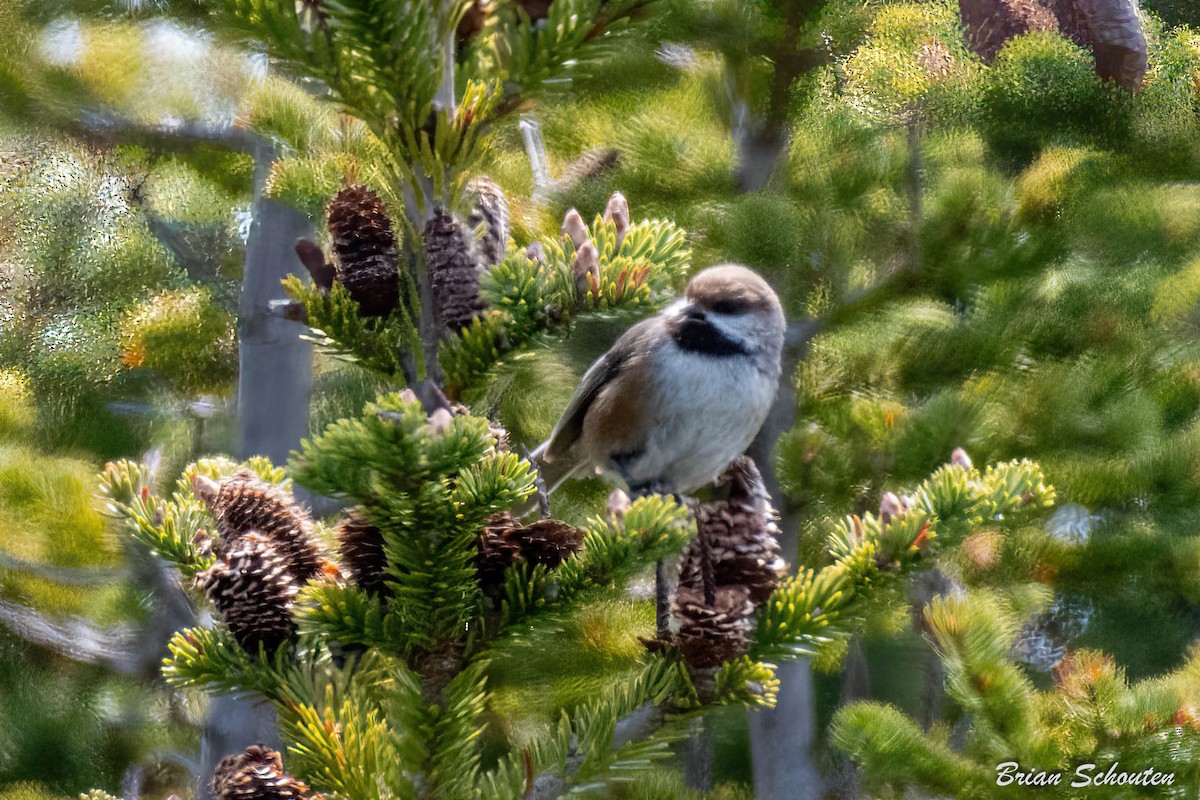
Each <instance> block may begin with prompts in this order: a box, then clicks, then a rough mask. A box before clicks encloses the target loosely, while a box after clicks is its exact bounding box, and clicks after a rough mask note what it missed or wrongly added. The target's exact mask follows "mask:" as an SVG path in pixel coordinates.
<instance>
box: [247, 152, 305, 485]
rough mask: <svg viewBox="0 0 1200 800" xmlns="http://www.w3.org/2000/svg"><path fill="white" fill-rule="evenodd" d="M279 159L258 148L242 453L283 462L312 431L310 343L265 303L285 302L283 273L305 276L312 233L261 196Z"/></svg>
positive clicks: (296, 215) (294, 214)
mask: <svg viewBox="0 0 1200 800" xmlns="http://www.w3.org/2000/svg"><path fill="white" fill-rule="evenodd" d="M274 157H275V154H274V152H273V150H272V148H271V147H270V145H268V144H266V143H263V144H260V145H259V146H258V147H257V148H256V149H255V153H254V163H255V166H254V181H255V198H254V218H253V221H252V222H251V226H250V237H249V240H248V241H247V242H246V264H245V272H244V275H243V276H242V297H241V302H240V305H239V307H238V354H239V359H240V365H239V372H238V403H237V415H238V454H239V455H240V456H242V457H243V458H246V457H249V456H255V455H263V456H266V457H267V458H270V459H271V461H272V462H274V463H275V464H283V463H286V462H287V457H288V453H290V452H291V451H292V449H294V448H295V447H297V446H298V445H299V444H300V440H301V439H302V438H303V437H304V436H305V435H307V433H308V398H309V391H310V389H311V386H312V346H311V345H309V343H308V342H306V341H304V340H302V339H301V338H300V334H301V333H302V332H303V330H304V327H303V326H302V325H300V324H299V323H297V322H292V321H290V320H285V319H281V318H280V317H277V316H274V315H272V314H271V313H270V312H269V310H268V303H269V302H270V301H271V300H277V299H281V298H283V296H284V294H283V289H282V287H281V286H280V281H281V280H283V278H284V276H286V275H291V274H297V275H302V274H304V270H303V269H302V268H301V264H300V261H299V260H298V259H297V258H296V251H295V249H294V245H295V242H296V240H297V239H299V238H312V236H313V231H312V226H311V224H310V223H309V221H308V217H306V216H305V215H304V214H303V213H302V212H300V211H298V210H296V209H294V208H291V207H290V206H285V205H283V204H282V203H278V202H275V201H274V200H270V199H268V198H266V197H263V195H262V188H263V184H264V182H265V180H266V177H267V171H268V170H269V169H270V166H271V162H272V161H273V160H274Z"/></svg>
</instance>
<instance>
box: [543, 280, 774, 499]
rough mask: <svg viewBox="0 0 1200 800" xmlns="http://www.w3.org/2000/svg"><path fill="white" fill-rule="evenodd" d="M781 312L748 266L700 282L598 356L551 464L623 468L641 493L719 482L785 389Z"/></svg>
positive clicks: (550, 448) (558, 436) (554, 444)
mask: <svg viewBox="0 0 1200 800" xmlns="http://www.w3.org/2000/svg"><path fill="white" fill-rule="evenodd" d="M783 335H784V320H783V310H782V308H781V307H780V305H779V298H778V297H777V296H776V295H775V292H774V291H773V290H772V289H771V287H770V286H769V285H768V284H767V282H766V281H765V280H763V279H762V278H761V277H760V276H759V275H758V274H756V273H755V272H753V271H751V270H749V269H747V268H746V267H742V266H738V265H735V264H723V265H720V266H716V267H710V268H708V269H705V270H703V271H702V272H700V273H699V274H697V275H696V276H695V277H694V278H692V281H691V283H689V284H688V287H687V290H686V292H685V294H684V296H683V297H682V298H680V299H679V300H677V301H676V302H675V303H672V304H671V305H670V306H668V307H667V308H665V309H663V310H662V311H661V312H659V313H658V314H657V315H656V316H654V317H651V318H650V319H647V320H643V321H642V322H639V323H638V324H637V325H634V326H633V327H632V328H630V329H629V330H628V331H626V332H625V333H624V335H622V336H621V338H620V339H618V340H617V342H616V343H615V344H614V345H613V346H612V348H611V349H609V351H608V352H607V353H605V354H604V355H603V356H601V357H600V358H599V359H597V360H596V362H595V363H594V364H592V366H591V368H590V369H588V371H587V373H586V374H585V375H584V376H583V381H582V383H581V384H580V386H579V388H578V389H577V390H576V392H575V397H574V398H573V399H572V400H571V403H570V405H568V406H567V409H566V411H564V412H563V415H562V418H561V419H560V420H559V421H558V424H557V425H555V427H554V431H553V433H551V434H550V438H549V439H548V440H547V441H546V442H545V443H544V444H543V445H542V446H541V447H540V448H538V450H537V451H535V453H534V455H539V456H541V457H542V458H543V460H544V461H546V462H547V463H550V462H564V463H568V464H570V465H571V466H572V470H571V472H569V473H568V475H570V474H574V473H575V472H577V471H578V470H579V469H582V468H586V467H589V466H591V467H596V468H599V469H600V470H601V471H603V472H607V473H610V474H614V475H616V476H617V477H619V478H620V479H621V480H622V481H624V482H625V484H626V485H627V486H628V487H629V489H630V491H631V492H632V493H635V494H638V493H647V492H664V493H680V494H683V493H688V492H691V491H693V490H695V489H697V488H699V487H701V486H703V485H705V484H707V483H710V482H712V481H713V480H715V479H716V477H717V475H718V473H720V472H721V470H723V469H724V468H725V466H726V465H727V464H729V462H730V461H732V460H733V459H735V458H737V457H738V456H739V455H741V454H742V453H743V452H744V451H745V450H746V448H747V447H748V446H749V445H750V442H751V440H753V439H754V436H755V435H756V434H757V433H758V429H759V428H760V427H762V424H763V421H764V420H765V419H766V417H767V413H768V411H769V410H770V408H771V403H772V402H773V400H774V398H775V392H776V389H777V388H778V385H779V373H780V365H779V357H780V351H781V349H782V347H783Z"/></svg>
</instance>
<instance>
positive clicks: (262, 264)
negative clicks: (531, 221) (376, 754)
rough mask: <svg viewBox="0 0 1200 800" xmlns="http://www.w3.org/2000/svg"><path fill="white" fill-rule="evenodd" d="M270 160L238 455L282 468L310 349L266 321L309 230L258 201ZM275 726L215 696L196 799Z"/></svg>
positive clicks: (301, 419)
mask: <svg viewBox="0 0 1200 800" xmlns="http://www.w3.org/2000/svg"><path fill="white" fill-rule="evenodd" d="M274 157H275V153H274V149H273V148H272V147H271V145H270V144H269V143H268V142H265V141H260V142H258V143H257V144H256V145H255V148H254V165H255V168H254V183H255V186H254V193H255V196H254V208H253V218H252V221H251V224H250V236H249V239H248V240H247V242H246V261H245V267H244V274H243V276H242V296H241V301H240V303H239V307H238V354H239V356H238V357H239V360H240V364H239V371H238V400H237V417H238V455H239V456H240V457H242V458H248V457H250V456H254V455H263V456H266V457H268V458H270V459H271V461H272V462H273V463H275V464H284V463H286V462H287V458H288V454H289V453H290V452H291V451H292V450H293V449H295V448H296V447H298V446H299V444H300V440H301V439H302V438H303V437H304V436H305V435H306V434H307V433H308V401H309V392H310V389H311V385H312V347H311V345H310V344H309V343H308V342H306V341H304V340H303V339H301V338H300V334H301V333H302V332H303V330H304V328H303V326H302V325H300V324H299V323H297V322H293V321H290V320H287V319H283V318H282V317H279V316H276V315H274V314H272V313H271V310H270V303H271V301H272V300H279V299H282V298H283V289H282V287H281V286H280V281H281V280H282V279H283V278H284V277H285V276H287V275H290V274H293V273H294V274H300V273H301V272H302V267H301V264H300V262H299V260H298V259H297V258H296V251H295V249H294V245H295V242H296V240H297V239H299V238H312V235H313V231H312V226H311V224H310V223H309V220H308V217H306V216H305V215H304V214H303V213H302V212H300V211H298V210H296V209H294V208H291V207H290V206H286V205H283V204H282V203H279V202H276V201H274V200H271V199H270V198H267V197H265V196H264V195H263V186H264V184H265V182H266V177H267V173H268V170H269V169H270V167H271V163H272V161H273V160H274ZM275 723H276V720H275V713H274V711H273V710H272V708H271V706H270V705H269V704H268V703H267V702H266V701H265V700H264V699H263V698H262V697H260V696H257V695H245V696H233V695H216V696H214V697H213V698H212V699H211V702H210V704H209V709H208V713H207V715H206V717H205V721H204V727H203V730H202V732H201V743H200V774H199V776H198V777H199V785H198V786H197V796H198V797H200V798H207V797H211V793H210V788H209V781H210V780H211V779H212V774H213V771H214V770H215V769H216V766H217V764H218V763H219V762H220V760H221V758H222V757H224V756H225V755H227V754H229V753H236V752H239V751H241V750H242V749H244V748H245V747H247V746H249V745H252V744H266V745H270V746H272V747H275V748H277V749H280V748H281V747H282V743H281V742H280V740H279V735H278V733H277V732H276V724H275Z"/></svg>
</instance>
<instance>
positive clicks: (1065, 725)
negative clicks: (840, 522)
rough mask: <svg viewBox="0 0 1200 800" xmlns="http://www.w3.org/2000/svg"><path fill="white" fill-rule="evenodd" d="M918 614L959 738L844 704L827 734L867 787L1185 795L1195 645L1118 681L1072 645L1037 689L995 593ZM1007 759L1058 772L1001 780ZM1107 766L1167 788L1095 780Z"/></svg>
mask: <svg viewBox="0 0 1200 800" xmlns="http://www.w3.org/2000/svg"><path fill="white" fill-rule="evenodd" d="M925 619H926V621H927V623H928V624H929V626H930V629H931V631H932V635H933V637H934V639H935V642H936V646H937V648H938V654H939V657H940V659H941V662H942V664H943V667H944V669H945V671H946V691H947V694H948V695H949V696H950V698H952V699H953V700H954V701H955V703H957V704H958V706H959V708H960V709H961V713H962V714H963V715H964V716H963V721H962V723H960V724H965V725H966V727H967V732H966V736H965V742H964V743H963V744H962V745H961V746H955V747H952V746H951V745H950V744H949V743H948V742H947V738H948V735H949V733H950V732H949V730H948V728H947V727H945V726H944V725H943V724H939V725H938V726H936V727H934V728H933V729H930V730H922V728H921V726H920V725H919V724H918V723H916V722H915V721H913V720H911V719H909V718H908V717H906V716H905V715H904V714H903V713H902V712H901V711H899V710H898V709H896V708H894V707H892V706H887V705H883V704H879V703H855V704H851V705H849V706H847V707H845V708H843V709H840V710H839V711H838V712H837V715H836V716H835V719H834V723H833V729H832V736H833V741H834V743H835V744H836V745H837V747H838V748H840V749H842V750H843V751H845V752H846V753H848V754H849V755H850V756H851V757H852V758H853V759H854V761H855V762H856V763H858V764H859V765H860V766H861V767H862V769H863V773H864V776H865V777H866V778H867V779H868V780H869V781H871V782H872V783H874V784H880V785H886V786H888V787H889V789H890V790H892V791H904V790H905V789H907V788H909V787H919V788H920V789H922V790H926V791H934V792H948V793H953V794H954V795H955V796H958V797H997V796H1006V795H1008V794H1011V795H1012V796H1022V797H1029V796H1046V797H1092V796H1096V794H1097V793H1099V794H1101V796H1122V797H1185V796H1187V795H1188V794H1189V793H1190V792H1191V791H1192V787H1194V786H1195V782H1196V779H1197V776H1196V763H1195V752H1196V749H1197V747H1200V733H1198V730H1197V726H1196V725H1195V720H1194V717H1193V712H1192V710H1191V709H1192V708H1193V704H1194V703H1195V693H1196V687H1197V683H1196V679H1195V672H1196V653H1194V652H1193V653H1191V654H1190V655H1189V657H1188V659H1187V661H1186V662H1185V663H1184V664H1183V665H1182V666H1181V667H1180V668H1179V669H1178V670H1176V671H1174V672H1172V673H1170V674H1168V675H1165V676H1162V677H1160V678H1153V679H1146V680H1143V681H1140V682H1137V683H1130V682H1129V681H1128V680H1127V679H1126V677H1125V675H1124V672H1123V670H1121V669H1120V668H1119V667H1118V666H1117V665H1116V664H1115V662H1114V661H1113V659H1112V658H1111V657H1109V656H1106V655H1104V654H1102V653H1099V652H1096V651H1091V650H1079V651H1076V652H1073V653H1070V654H1069V655H1068V656H1067V657H1066V658H1065V659H1064V660H1063V661H1062V662H1061V663H1060V664H1059V666H1058V667H1057V668H1056V669H1055V673H1054V685H1053V687H1052V688H1050V689H1047V690H1043V691H1039V690H1037V689H1035V688H1034V685H1033V683H1032V682H1031V681H1030V680H1029V678H1028V677H1027V676H1026V675H1025V674H1024V672H1023V671H1022V669H1021V668H1020V667H1019V666H1018V665H1017V664H1016V663H1014V662H1013V660H1012V656H1011V655H1010V654H1011V651H1012V648H1013V645H1014V640H1015V638H1016V635H1017V632H1018V630H1019V629H1020V627H1021V616H1020V614H1019V612H1017V611H1015V610H1014V609H1013V607H1012V606H1011V605H1010V604H1008V603H1007V602H1006V601H1005V600H1003V599H1002V598H1000V597H998V596H996V595H994V594H991V593H987V592H981V593H979V594H973V595H968V596H962V597H950V596H944V597H940V598H937V599H936V600H934V601H933V603H932V604H931V605H930V606H929V607H928V608H927V609H926V610H925ZM1007 762H1017V763H1018V764H1020V768H1021V770H1022V771H1023V772H1030V773H1037V772H1047V773H1053V772H1056V771H1059V772H1062V773H1063V774H1062V776H1061V780H1060V782H1059V783H1057V784H1055V785H1051V786H1045V785H1041V786H1039V785H1037V784H1032V785H1018V783H1017V782H1016V781H1015V780H1013V781H1012V782H1011V783H1009V784H1001V783H1000V782H999V781H998V775H999V774H1000V773H999V768H998V765H1001V764H1004V763H1007ZM1114 763H1117V764H1119V765H1120V766H1119V769H1120V770H1122V771H1124V772H1128V773H1131V774H1141V773H1143V772H1144V771H1146V770H1153V771H1154V772H1157V773H1162V774H1164V775H1165V774H1173V775H1174V779H1173V782H1172V785H1169V786H1168V785H1162V784H1150V785H1115V784H1110V785H1108V786H1107V787H1104V783H1103V781H1102V780H1100V779H1101V778H1103V776H1104V775H1105V774H1106V773H1107V771H1108V768H1109V766H1110V765H1111V764H1114ZM1088 764H1090V765H1093V769H1092V770H1091V771H1089V772H1085V774H1084V775H1082V776H1080V775H1079V774H1077V771H1076V768H1077V766H1079V765H1088ZM1079 781H1083V782H1082V783H1079V784H1078V785H1075V786H1074V787H1072V784H1073V783H1076V782H1079ZM1093 781H1096V784H1095V785H1092V784H1093ZM998 786H1001V787H1003V788H999V789H998V788H997V787H998ZM1101 787H1104V788H1101Z"/></svg>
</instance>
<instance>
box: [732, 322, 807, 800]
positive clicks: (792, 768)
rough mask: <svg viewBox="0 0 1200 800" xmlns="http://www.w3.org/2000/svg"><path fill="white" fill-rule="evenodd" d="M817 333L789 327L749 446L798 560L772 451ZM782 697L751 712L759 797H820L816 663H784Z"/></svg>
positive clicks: (792, 411)
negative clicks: (767, 406) (778, 371)
mask: <svg viewBox="0 0 1200 800" xmlns="http://www.w3.org/2000/svg"><path fill="white" fill-rule="evenodd" d="M816 333H817V326H816V325H813V324H811V323H793V324H792V325H791V326H789V330H788V342H787V345H786V347H785V349H784V356H783V378H782V381H781V384H780V387H779V396H778V397H777V398H776V399H775V405H774V406H773V407H772V408H771V413H770V415H769V416H768V417H767V421H766V423H765V424H764V425H763V428H762V430H761V431H760V432H759V434H758V437H757V438H756V439H755V440H754V444H752V445H751V446H750V451H749V453H750V456H751V457H752V458H753V459H754V460H755V462H757V463H758V466H759V469H761V470H762V473H763V480H764V482H765V483H766V485H767V489H768V491H770V493H771V497H772V498H774V502H775V503H776V505H778V506H779V507H780V515H781V516H780V520H779V528H780V546H781V547H782V549H783V553H784V557H785V558H787V559H788V560H789V561H791V562H793V563H794V562H795V560H796V555H797V551H798V537H799V530H800V521H799V518H798V517H799V514H798V513H797V511H796V510H795V509H788V508H787V505H786V503H785V498H784V496H783V491H782V488H781V487H780V484H779V477H778V476H777V475H776V474H775V464H774V461H773V459H772V458H771V450H772V448H773V447H774V446H775V442H776V441H778V439H779V437H780V435H782V434H783V433H784V432H785V431H787V430H789V429H790V428H791V427H792V426H793V425H794V424H795V422H796V391H795V388H794V387H793V384H792V376H793V375H795V374H796V367H797V366H798V364H799V363H800V359H801V358H802V357H803V355H804V352H805V350H806V349H807V347H808V342H809V341H810V340H811V339H812V337H813V336H815V335H816ZM776 674H777V675H778V677H779V682H780V686H779V700H778V702H777V703H776V705H775V708H773V709H770V710H761V711H751V712H749V713H750V756H751V761H752V765H753V772H754V797H755V798H756V800H815V798H818V797H820V796H821V789H822V783H821V776H820V774H819V773H818V772H817V768H816V765H815V764H814V763H813V759H812V746H813V741H814V737H815V735H816V734H815V730H816V716H815V713H814V706H813V702H814V695H813V679H812V667H811V665H810V664H809V661H808V659H807V658H801V659H795V660H793V661H786V662H784V663H782V664H780V665H779V669H778V670H777V672H776Z"/></svg>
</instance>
